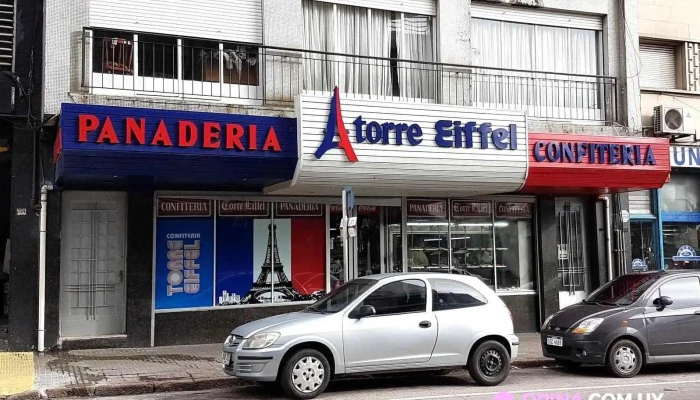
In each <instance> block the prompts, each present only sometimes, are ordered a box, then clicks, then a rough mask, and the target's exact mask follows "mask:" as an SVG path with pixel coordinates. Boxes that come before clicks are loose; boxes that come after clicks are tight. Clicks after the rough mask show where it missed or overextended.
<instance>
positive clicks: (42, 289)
mask: <svg viewBox="0 0 700 400" xmlns="http://www.w3.org/2000/svg"><path fill="white" fill-rule="evenodd" d="M49 190H53V185H44V186H42V187H41V200H40V205H41V211H40V213H39V216H40V217H39V320H38V321H37V322H38V325H39V326H38V335H37V346H36V348H37V350H38V351H39V352H43V351H44V330H45V323H46V208H47V207H46V206H47V203H48V192H49Z"/></svg>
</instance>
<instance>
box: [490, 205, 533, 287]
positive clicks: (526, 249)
mask: <svg viewBox="0 0 700 400" xmlns="http://www.w3.org/2000/svg"><path fill="white" fill-rule="evenodd" d="M493 225H494V229H495V237H496V259H497V260H498V265H497V271H498V289H499V290H520V289H522V290H535V283H534V280H535V279H534V278H535V277H534V273H533V267H532V266H533V265H532V262H533V260H532V204H531V203H512V202H496V215H495V220H494V223H493ZM499 268H500V269H499Z"/></svg>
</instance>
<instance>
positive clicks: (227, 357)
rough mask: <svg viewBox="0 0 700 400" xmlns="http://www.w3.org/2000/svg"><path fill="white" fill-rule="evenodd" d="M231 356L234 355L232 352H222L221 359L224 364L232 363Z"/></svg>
mask: <svg viewBox="0 0 700 400" xmlns="http://www.w3.org/2000/svg"><path fill="white" fill-rule="evenodd" d="M231 358H232V357H231V353H227V352H225V351H224V352H223V354H222V356H221V359H222V360H223V362H224V365H229V364H231Z"/></svg>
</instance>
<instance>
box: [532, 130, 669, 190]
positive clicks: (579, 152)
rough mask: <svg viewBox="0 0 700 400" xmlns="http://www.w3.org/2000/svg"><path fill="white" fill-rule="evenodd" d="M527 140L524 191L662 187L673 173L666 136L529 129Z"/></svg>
mask: <svg viewBox="0 0 700 400" xmlns="http://www.w3.org/2000/svg"><path fill="white" fill-rule="evenodd" d="M528 143H529V145H528V152H529V154H528V159H529V167H528V173H527V179H526V180H525V185H524V186H523V188H522V189H521V192H525V193H533V194H536V193H537V194H539V193H541V194H549V195H551V194H600V193H612V192H624V191H631V190H641V189H658V188H660V187H662V186H663V184H664V183H665V181H666V179H667V178H668V176H669V174H670V172H671V164H670V154H669V141H668V139H666V138H647V137H622V136H615V137H611V136H596V135H570V134H546V133H529V134H528Z"/></svg>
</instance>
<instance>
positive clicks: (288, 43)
mask: <svg viewBox="0 0 700 400" xmlns="http://www.w3.org/2000/svg"><path fill="white" fill-rule="evenodd" d="M263 27H264V29H263V44H264V45H265V46H273V47H283V48H286V49H303V48H304V32H303V29H304V14H303V10H302V2H301V0H263ZM302 56H303V53H301V52H299V51H290V50H280V49H267V48H265V49H261V57H263V58H264V59H263V60H262V62H263V65H265V68H264V69H263V70H264V71H265V72H264V79H265V85H264V90H265V93H264V98H265V104H266V105H270V106H274V105H286V104H289V103H290V102H294V98H295V96H296V95H297V94H299V93H301V91H302V90H303V83H304V82H303V79H304V75H303V70H302V65H303V62H302Z"/></svg>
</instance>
